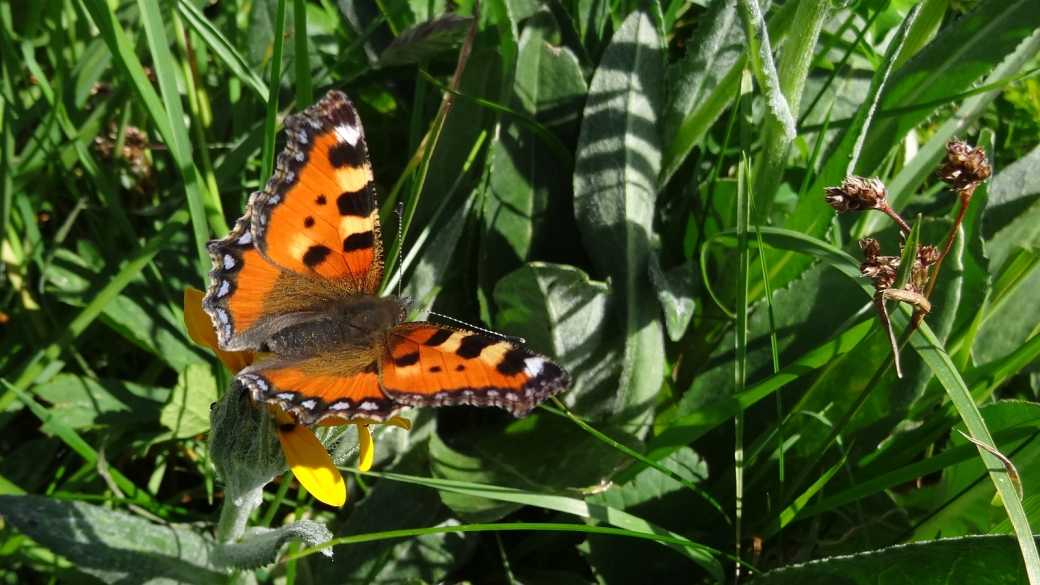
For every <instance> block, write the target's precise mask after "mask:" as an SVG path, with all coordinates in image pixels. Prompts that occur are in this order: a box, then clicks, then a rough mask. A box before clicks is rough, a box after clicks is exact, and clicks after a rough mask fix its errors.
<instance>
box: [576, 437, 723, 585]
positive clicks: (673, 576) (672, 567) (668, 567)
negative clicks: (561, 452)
mask: <svg viewBox="0 0 1040 585" xmlns="http://www.w3.org/2000/svg"><path fill="white" fill-rule="evenodd" d="M661 464H662V465H664V466H665V467H666V468H668V469H670V470H672V471H674V472H676V473H678V474H680V475H681V476H682V477H683V478H684V479H686V480H688V481H691V482H693V483H698V484H699V483H702V482H704V481H706V480H707V478H708V466H707V463H706V462H705V461H704V460H703V459H701V458H700V457H699V456H698V455H697V454H696V453H694V452H693V451H692V450H691V449H689V448H688V447H684V448H682V449H681V450H679V451H676V452H675V453H673V454H672V455H669V456H668V457H666V458H664V459H663V460H661ZM587 501H588V502H589V503H590V504H599V505H603V506H609V507H611V508H615V509H617V510H625V511H627V512H630V513H632V514H634V515H636V516H638V517H640V518H643V519H645V520H648V521H650V522H653V523H654V524H657V525H658V526H662V527H664V528H671V529H673V530H678V529H680V528H682V524H683V522H682V520H681V519H682V518H690V517H698V516H701V515H705V516H707V515H709V514H714V518H717V519H719V520H720V521H721V517H720V516H719V515H718V512H715V511H714V510H712V511H710V512H709V511H708V508H707V506H704V505H703V502H701V501H700V500H699V499H698V498H694V497H691V496H690V492H689V491H688V490H686V489H684V488H683V486H682V485H681V484H679V482H677V481H675V480H674V479H671V478H669V477H666V476H664V475H662V474H661V473H658V472H657V471H656V470H653V469H649V470H645V471H643V472H642V473H640V474H639V475H638V476H636V478H635V479H633V480H632V481H629V482H626V483H625V484H624V485H613V486H611V487H610V489H608V490H606V491H604V492H603V493H601V494H596V495H594V496H590V497H589V498H588V499H587ZM720 523H721V522H720ZM579 550H580V551H581V552H582V553H583V554H584V556H585V558H586V559H587V560H588V562H589V564H590V565H591V566H592V568H593V571H594V574H596V575H597V576H598V577H599V578H600V579H602V580H603V582H604V583H608V584H613V583H672V582H680V581H694V580H695V578H694V575H696V574H697V572H698V571H697V567H696V566H695V565H694V564H693V562H692V561H691V560H690V559H688V558H684V557H681V556H679V555H676V554H674V553H672V552H671V551H667V550H665V549H663V548H661V547H660V546H656V545H654V544H653V543H650V542H639V541H626V540H621V539H619V538H613V537H610V536H603V535H596V534H590V535H589V536H588V538H587V539H586V541H585V542H584V543H583V544H582V545H581V546H580V547H579ZM633 558H638V559H640V561H639V562H638V563H635V562H632V559H633Z"/></svg>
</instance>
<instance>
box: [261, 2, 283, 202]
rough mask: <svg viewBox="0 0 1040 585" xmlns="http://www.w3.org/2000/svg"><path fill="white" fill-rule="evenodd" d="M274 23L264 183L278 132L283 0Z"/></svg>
mask: <svg viewBox="0 0 1040 585" xmlns="http://www.w3.org/2000/svg"><path fill="white" fill-rule="evenodd" d="M276 10H277V11H278V14H277V17H276V19H275V24H274V51H273V55H272V56H271V83H270V86H269V87H270V93H268V99H267V118H266V119H265V123H264V149H263V156H262V159H263V160H262V162H261V163H260V184H261V185H264V184H266V183H267V180H268V179H269V178H270V177H271V174H273V173H274V157H275V144H274V139H275V135H276V134H277V132H278V89H279V88H280V87H281V86H282V50H283V46H284V45H285V0H278V8H277V9H276Z"/></svg>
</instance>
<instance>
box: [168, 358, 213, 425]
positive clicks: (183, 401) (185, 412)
mask: <svg viewBox="0 0 1040 585" xmlns="http://www.w3.org/2000/svg"><path fill="white" fill-rule="evenodd" d="M219 397H220V396H219V394H218V391H217V380H216V379H215V378H214V377H213V373H212V372H211V371H210V369H209V367H208V366H204V365H201V364H191V365H189V366H188V367H187V368H185V369H184V370H183V371H182V372H181V373H180V376H178V378H177V385H176V386H174V387H173V391H172V392H170V399H169V402H167V403H166V406H163V409H162V414H160V416H159V422H161V423H162V424H163V426H165V427H166V428H168V429H170V431H171V433H170V434H169V435H168V438H172V439H186V438H189V437H194V436H195V435H198V434H200V433H204V432H206V431H208V430H209V414H210V405H211V404H213V403H214V402H216V401H217V399H218V398H219Z"/></svg>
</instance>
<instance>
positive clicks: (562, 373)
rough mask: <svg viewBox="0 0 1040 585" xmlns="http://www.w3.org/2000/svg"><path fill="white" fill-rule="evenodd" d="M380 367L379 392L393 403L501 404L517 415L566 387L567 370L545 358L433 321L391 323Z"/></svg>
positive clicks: (429, 404)
mask: <svg viewBox="0 0 1040 585" xmlns="http://www.w3.org/2000/svg"><path fill="white" fill-rule="evenodd" d="M381 369H382V372H381V381H382V385H383V390H384V391H385V392H386V394H387V396H389V397H390V398H391V399H393V400H394V401H396V402H401V403H404V404H410V405H413V406H444V405H452V404H472V405H476V406H500V407H502V408H504V409H506V410H508V411H510V412H512V413H513V414H515V415H517V416H525V415H527V414H528V413H529V412H530V411H531V410H532V409H534V407H535V406H537V405H538V404H539V403H540V402H541V401H543V400H545V399H546V398H548V397H549V396H552V395H554V394H557V393H559V392H561V391H563V390H565V389H566V388H567V387H568V386H569V385H570V375H569V374H568V373H567V371H566V370H564V369H563V368H561V367H560V366H559V365H557V364H556V363H554V362H552V361H551V360H550V359H549V358H546V357H544V356H541V355H538V354H536V353H534V352H531V351H528V350H526V349H524V348H522V347H517V346H515V345H513V344H511V343H509V342H507V341H504V340H496V339H492V338H490V337H485V336H483V335H480V334H478V333H474V332H472V331H461V330H457V329H452V328H449V327H444V326H441V325H436V324H433V323H404V324H401V325H398V326H397V327H395V328H394V329H393V330H392V331H391V333H390V336H389V339H388V343H387V349H386V352H385V353H384V355H383V360H382V368H381Z"/></svg>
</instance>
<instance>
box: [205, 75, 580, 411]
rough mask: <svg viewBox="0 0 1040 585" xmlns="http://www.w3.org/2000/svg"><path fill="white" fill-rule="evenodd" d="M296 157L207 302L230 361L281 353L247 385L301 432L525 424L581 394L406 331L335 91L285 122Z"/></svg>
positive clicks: (354, 122) (216, 270) (422, 326)
mask: <svg viewBox="0 0 1040 585" xmlns="http://www.w3.org/2000/svg"><path fill="white" fill-rule="evenodd" d="M285 128H286V133H287V135H288V144H287V146H286V148H285V150H284V152H282V153H281V154H280V155H279V156H278V164H277V168H276V171H275V174H274V176H273V177H272V178H271V180H270V181H269V182H268V183H267V186H266V187H265V189H264V190H263V191H260V192H257V193H254V194H253V195H252V197H250V201H249V206H248V208H247V211H246V214H245V216H244V217H243V218H242V219H240V220H239V222H238V224H236V226H235V229H234V230H232V232H231V233H230V234H228V236H227V237H226V238H224V239H222V240H218V241H214V242H210V244H209V246H208V248H209V252H210V255H211V257H212V260H213V269H212V270H211V272H210V276H211V285H210V289H209V292H208V293H207V294H206V297H205V298H204V299H203V307H204V308H205V309H206V311H207V312H208V313H209V315H210V317H211V319H212V321H213V325H214V328H215V329H216V330H217V334H218V339H219V341H220V346H221V348H222V349H232V350H238V349H253V350H261V351H271V352H274V355H273V356H271V357H267V358H266V359H262V360H260V361H259V362H257V363H254V364H253V365H252V366H249V367H247V368H246V369H244V370H242V371H241V372H240V373H239V374H238V375H237V376H236V379H237V380H239V381H240V382H242V383H244V384H246V385H247V386H249V388H250V390H251V393H252V396H253V399H254V400H255V401H257V402H267V403H273V404H277V405H279V406H281V407H282V408H283V409H284V410H286V411H287V412H292V413H294V414H295V415H296V417H297V419H298V420H299V422H300V423H302V424H307V425H310V424H315V423H317V422H319V421H321V420H322V419H325V418H329V417H340V418H344V419H350V418H354V417H362V418H367V419H372V420H386V419H388V418H389V417H390V416H392V415H393V414H394V413H396V412H397V411H398V410H400V409H401V408H402V407H403V406H405V405H415V406H440V405H449V404H474V405H479V406H500V407H502V408H505V409H507V410H509V411H510V412H512V413H514V414H516V415H517V416H524V415H526V414H527V413H529V412H530V411H531V410H532V409H533V408H534V407H535V406H537V405H538V403H539V402H541V401H542V400H544V399H546V398H547V397H549V396H552V395H554V394H556V393H558V392H561V391H563V390H565V389H566V388H567V387H568V386H569V385H570V375H569V374H568V373H567V372H566V371H565V370H564V369H563V368H561V367H560V366H559V365H557V364H555V363H553V362H552V361H551V360H549V359H548V358H545V357H543V356H540V355H538V354H535V353H532V352H530V351H527V350H526V349H523V348H519V347H516V346H513V345H512V344H510V343H508V342H505V341H502V340H495V339H490V338H487V337H484V336H481V335H478V334H476V333H473V332H469V331H460V330H455V329H450V328H446V327H442V326H438V325H434V324H430V323H405V324H400V325H397V323H398V322H399V320H400V319H401V318H403V314H404V309H405V308H406V307H407V305H408V301H406V300H401V299H397V298H396V297H388V298H384V299H380V298H377V297H375V296H374V295H375V294H376V293H377V292H378V289H379V285H380V282H381V280H382V276H383V259H382V242H381V239H380V233H379V215H378V210H377V208H376V199H375V190H374V188H373V185H372V169H371V165H370V164H369V161H368V154H367V150H366V147H365V141H364V132H363V130H362V128H361V125H360V123H359V120H358V116H357V112H356V111H355V110H354V107H353V105H352V104H351V103H350V100H348V99H347V97H346V96H345V95H343V94H342V93H340V92H337V91H332V92H329V94H328V95H327V96H326V97H325V98H324V99H323V100H321V102H319V103H318V104H316V105H314V106H313V107H311V108H308V109H306V110H304V111H303V112H301V113H300V114H298V115H296V116H289V117H287V118H286V119H285Z"/></svg>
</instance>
